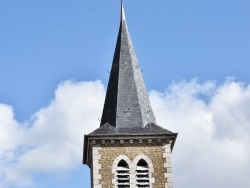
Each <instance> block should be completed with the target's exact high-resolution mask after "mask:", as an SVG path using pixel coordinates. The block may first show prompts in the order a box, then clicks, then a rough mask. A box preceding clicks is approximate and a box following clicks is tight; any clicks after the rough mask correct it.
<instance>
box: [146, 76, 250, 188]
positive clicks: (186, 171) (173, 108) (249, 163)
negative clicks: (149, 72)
mask: <svg viewBox="0 0 250 188" xmlns="http://www.w3.org/2000/svg"><path fill="white" fill-rule="evenodd" d="M150 98H151V101H152V105H153V109H154V110H155V113H156V117H158V121H157V122H158V124H159V125H162V126H164V127H165V128H167V129H169V130H171V131H174V132H178V133H179V135H178V138H177V142H176V145H175V149H174V151H173V167H174V180H175V181H174V183H175V188H181V187H196V188H199V187H202V188H209V187H228V188H234V187H241V188H247V187H250V182H249V181H248V178H249V173H250V170H249V169H250V158H249V156H250V150H249V149H248V148H249V146H248V143H249V141H250V136H249V135H250V112H249V106H250V87H249V85H245V84H243V83H238V82H234V81H232V80H227V81H226V82H225V83H224V84H223V85H221V86H216V84H215V83H213V82H206V83H204V84H198V83H197V82H196V80H192V81H190V82H181V83H175V84H173V85H171V86H170V87H169V88H168V89H167V90H166V91H165V92H164V93H159V92H157V91H152V92H151V94H150Z"/></svg>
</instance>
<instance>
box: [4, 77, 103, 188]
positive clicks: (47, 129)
mask: <svg viewBox="0 0 250 188" xmlns="http://www.w3.org/2000/svg"><path fill="white" fill-rule="evenodd" d="M104 96H105V89H104V87H103V85H102V84H101V82H100V81H96V82H72V81H66V82H64V83H62V84H60V85H59V87H58V88H57V90H56V92H55V98H54V100H53V101H52V102H51V104H50V105H49V106H48V107H46V108H43V109H41V110H40V111H38V112H37V113H35V114H34V116H33V117H32V121H31V123H30V125H29V128H27V129H26V130H25V132H24V134H23V136H21V138H19V137H18V135H19V132H20V131H21V127H22V126H21V125H18V123H17V122H16V121H15V120H14V117H13V112H12V109H11V108H10V107H8V106H4V105H1V106H0V107H1V108H0V110H1V112H4V113H0V114H2V116H3V117H4V118H3V119H2V118H0V119H1V122H0V123H1V127H0V129H1V130H2V129H3V131H1V132H0V134H1V137H0V138H2V139H1V143H4V144H3V145H5V147H4V148H3V149H2V148H1V150H0V156H1V158H0V159H1V161H0V165H1V166H0V177H1V178H2V181H5V183H11V184H12V185H13V184H14V183H15V184H16V185H19V186H24V187H28V186H32V185H33V181H32V177H33V176H34V175H35V174H41V173H42V174H53V175H54V174H61V173H68V172H70V171H72V170H74V169H76V168H79V166H80V165H81V160H82V146H83V143H82V142H83V135H84V134H87V133H89V132H91V131H93V130H94V129H96V128H97V127H98V126H99V122H98V118H100V116H101V111H102V108H101V106H102V105H103V101H104ZM18 138H19V139H18ZM17 139H18V141H16V140H17ZM6 143H8V145H6ZM1 145H2V144H1ZM20 148H22V152H21V153H19V154H17V155H16V156H15V158H16V161H15V162H14V163H11V164H9V161H10V160H9V161H4V160H3V159H2V158H3V157H4V156H5V155H6V154H5V153H6V152H7V151H8V150H10V151H11V153H12V155H13V154H14V153H18V152H17V151H18V150H20ZM3 166H5V168H1V167H3ZM2 184H3V183H2ZM6 185H7V184H5V186H6ZM2 186H4V185H2ZM0 187H1V184H0Z"/></svg>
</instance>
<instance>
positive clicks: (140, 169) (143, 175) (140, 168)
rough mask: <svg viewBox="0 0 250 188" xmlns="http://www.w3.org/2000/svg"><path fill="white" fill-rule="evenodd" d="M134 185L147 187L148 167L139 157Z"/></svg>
mask: <svg viewBox="0 0 250 188" xmlns="http://www.w3.org/2000/svg"><path fill="white" fill-rule="evenodd" d="M136 185H137V187H144V188H149V167H148V163H147V162H146V161H145V160H144V159H140V160H139V161H138V163H137V166H136Z"/></svg>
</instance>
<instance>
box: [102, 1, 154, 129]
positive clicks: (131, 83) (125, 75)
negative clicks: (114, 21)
mask: <svg viewBox="0 0 250 188" xmlns="http://www.w3.org/2000/svg"><path fill="white" fill-rule="evenodd" d="M106 123H109V124H110V125H112V126H114V127H116V128H129V127H131V128H133V127H145V126H146V125H147V124H149V123H155V116H154V114H153V111H152V107H151V105H150V101H149V97H148V95H147V91H146V87H145V84H144V81H143V77H142V73H141V69H140V66H139V64H138V60H137V57H136V54H135V51H134V47H133V44H132V40H131V38H130V35H129V31H128V27H127V22H126V17H125V13H124V8H123V3H122V2H121V19H120V29H119V33H118V37H117V43H116V48H115V52H114V57H113V63H112V67H111V71H110V78H109V83H108V88H107V94H106V99H105V103H104V107H103V113H102V119H101V126H102V125H104V124H106Z"/></svg>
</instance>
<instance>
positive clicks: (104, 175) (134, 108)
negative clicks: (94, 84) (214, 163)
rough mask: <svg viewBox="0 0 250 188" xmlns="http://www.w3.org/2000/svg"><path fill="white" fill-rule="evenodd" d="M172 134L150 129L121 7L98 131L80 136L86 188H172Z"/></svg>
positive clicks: (153, 125) (152, 118) (145, 97)
mask: <svg viewBox="0 0 250 188" xmlns="http://www.w3.org/2000/svg"><path fill="white" fill-rule="evenodd" d="M176 138H177V133H172V132H171V131H169V130H167V129H164V128H162V127H160V126H158V125H157V124H156V121H155V116H154V113H153V110H152V107H151V105H150V101H149V97H148V94H147V91H146V87H145V84H144V81H143V77H142V73H141V70H140V66H139V64H138V61H137V58H136V54H135V51H134V48H133V44H132V40H131V38H130V35H129V31H128V27H127V22H126V18H125V13H124V8H123V4H122V3H121V20H120V29H119V33H118V37H117V43H116V48H115V53H114V58H113V64H112V67H111V72H110V78H109V83H108V88H107V94H106V99H105V104H104V107H103V113H102V119H101V124H100V128H98V129H97V130H95V131H93V132H92V133H90V134H88V135H84V152H83V164H87V165H88V166H89V168H90V169H91V180H92V181H91V182H92V183H91V184H92V185H91V187H92V188H137V187H144V188H172V187H173V179H172V167H171V153H172V150H173V147H174V143H175V140H176Z"/></svg>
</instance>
